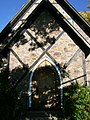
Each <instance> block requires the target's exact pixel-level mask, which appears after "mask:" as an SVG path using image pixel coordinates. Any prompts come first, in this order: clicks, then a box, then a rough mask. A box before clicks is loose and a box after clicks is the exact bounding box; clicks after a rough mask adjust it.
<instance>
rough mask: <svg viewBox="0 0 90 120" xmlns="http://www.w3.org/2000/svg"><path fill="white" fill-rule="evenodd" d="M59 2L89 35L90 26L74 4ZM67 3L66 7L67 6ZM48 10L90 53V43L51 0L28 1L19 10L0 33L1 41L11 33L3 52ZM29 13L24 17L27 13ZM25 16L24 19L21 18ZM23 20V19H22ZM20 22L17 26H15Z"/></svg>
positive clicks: (80, 45) (80, 46) (84, 49)
mask: <svg viewBox="0 0 90 120" xmlns="http://www.w3.org/2000/svg"><path fill="white" fill-rule="evenodd" d="M56 1H57V3H58V4H59V5H60V6H61V7H62V8H63V9H65V11H66V12H67V13H68V14H69V15H70V16H71V17H72V18H73V19H75V21H76V22H77V24H78V25H79V26H80V27H81V28H82V29H83V30H84V32H85V33H86V34H87V35H90V34H89V33H90V29H89V28H90V26H89V25H88V23H87V22H86V21H85V20H83V18H82V17H81V16H80V15H79V13H78V12H77V11H75V10H74V8H72V6H71V5H70V4H69V3H67V2H66V1H64V0H61V1H59V0H56ZM65 5H66V7H65ZM45 9H46V10H48V11H49V12H50V14H51V15H52V16H53V17H54V18H55V19H56V20H57V22H58V23H59V25H60V27H62V29H63V30H64V31H65V32H66V33H67V34H68V35H69V36H70V37H71V39H72V40H73V41H74V42H75V44H76V45H78V47H79V48H80V49H81V50H82V51H83V52H84V53H85V55H86V57H87V56H88V55H89V53H90V44H88V43H87V42H86V41H85V39H84V38H83V37H82V36H81V35H80V34H79V33H78V31H77V30H76V29H75V28H74V27H73V26H72V25H71V24H70V23H69V22H68V21H67V19H66V18H65V17H64V16H63V15H62V14H61V13H60V12H59V11H58V10H57V9H56V8H55V7H54V6H53V5H52V4H51V2H50V1H49V0H33V2H30V1H29V2H27V3H26V5H25V6H24V7H23V8H22V9H21V10H20V11H19V13H18V14H17V15H16V16H15V17H14V18H13V19H12V20H11V21H10V22H9V24H8V25H7V26H6V27H5V29H4V30H3V31H2V33H1V34H0V41H1V42H3V41H7V40H8V34H10V33H11V36H10V37H9V42H8V43H7V44H6V45H5V46H4V48H3V50H2V51H3V52H4V51H5V50H6V48H7V47H9V45H10V44H12V42H13V41H14V42H15V41H17V37H18V36H19V35H20V33H21V32H22V31H23V30H24V29H28V26H30V25H31V24H32V23H33V22H34V21H35V19H36V18H37V17H38V16H39V15H40V14H41V12H42V11H44V10H45ZM27 13H28V15H27V16H26V17H23V16H24V15H25V14H27ZM21 18H22V19H23V18H24V21H22V20H21ZM20 20H21V21H20ZM16 24H18V25H17V26H18V27H17V28H14V27H15V25H16Z"/></svg>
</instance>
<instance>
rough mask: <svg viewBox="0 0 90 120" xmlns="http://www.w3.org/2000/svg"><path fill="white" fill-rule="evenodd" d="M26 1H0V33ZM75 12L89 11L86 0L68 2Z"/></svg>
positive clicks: (70, 0)
mask: <svg viewBox="0 0 90 120" xmlns="http://www.w3.org/2000/svg"><path fill="white" fill-rule="evenodd" d="M27 1H28V0H1V1H0V32H1V31H2V29H3V28H4V27H5V26H6V25H7V24H8V22H9V21H10V20H11V19H12V18H13V17H14V16H15V15H16V13H17V12H18V11H19V10H20V9H21V8H22V6H23V5H24V4H25V3H26V2H27ZM68 1H69V2H70V3H71V4H72V5H73V6H74V8H75V9H76V10H77V11H79V12H80V11H86V10H89V9H88V8H87V6H88V0H68Z"/></svg>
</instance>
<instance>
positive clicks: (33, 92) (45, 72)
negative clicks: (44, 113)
mask: <svg viewBox="0 0 90 120" xmlns="http://www.w3.org/2000/svg"><path fill="white" fill-rule="evenodd" d="M44 63H47V65H45V66H43V64H44ZM60 82H61V76H60V71H59V69H58V67H57V66H56V64H55V63H54V62H53V61H52V60H51V59H50V58H49V57H44V58H43V59H41V61H39V62H38V63H37V64H36V66H35V67H34V68H33V70H32V72H31V75H30V86H29V95H30V97H29V107H31V108H32V109H38V110H40V109H43V110H44V109H50V110H51V109H54V110H55V109H59V108H60V89H58V87H59V86H60Z"/></svg>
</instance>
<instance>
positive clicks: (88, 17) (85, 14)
mask: <svg viewBox="0 0 90 120" xmlns="http://www.w3.org/2000/svg"><path fill="white" fill-rule="evenodd" d="M80 14H81V15H82V17H84V18H85V20H86V21H88V22H89V23H90V12H89V11H86V12H81V13H80Z"/></svg>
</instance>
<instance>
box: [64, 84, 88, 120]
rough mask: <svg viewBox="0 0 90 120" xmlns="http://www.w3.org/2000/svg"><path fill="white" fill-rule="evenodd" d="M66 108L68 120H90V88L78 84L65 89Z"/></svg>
mask: <svg viewBox="0 0 90 120" xmlns="http://www.w3.org/2000/svg"><path fill="white" fill-rule="evenodd" d="M64 108H65V117H66V119H67V120H72V119H73V120H90V87H88V86H82V85H79V84H78V83H77V82H76V83H74V84H72V85H71V86H69V87H67V88H65V89H64Z"/></svg>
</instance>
